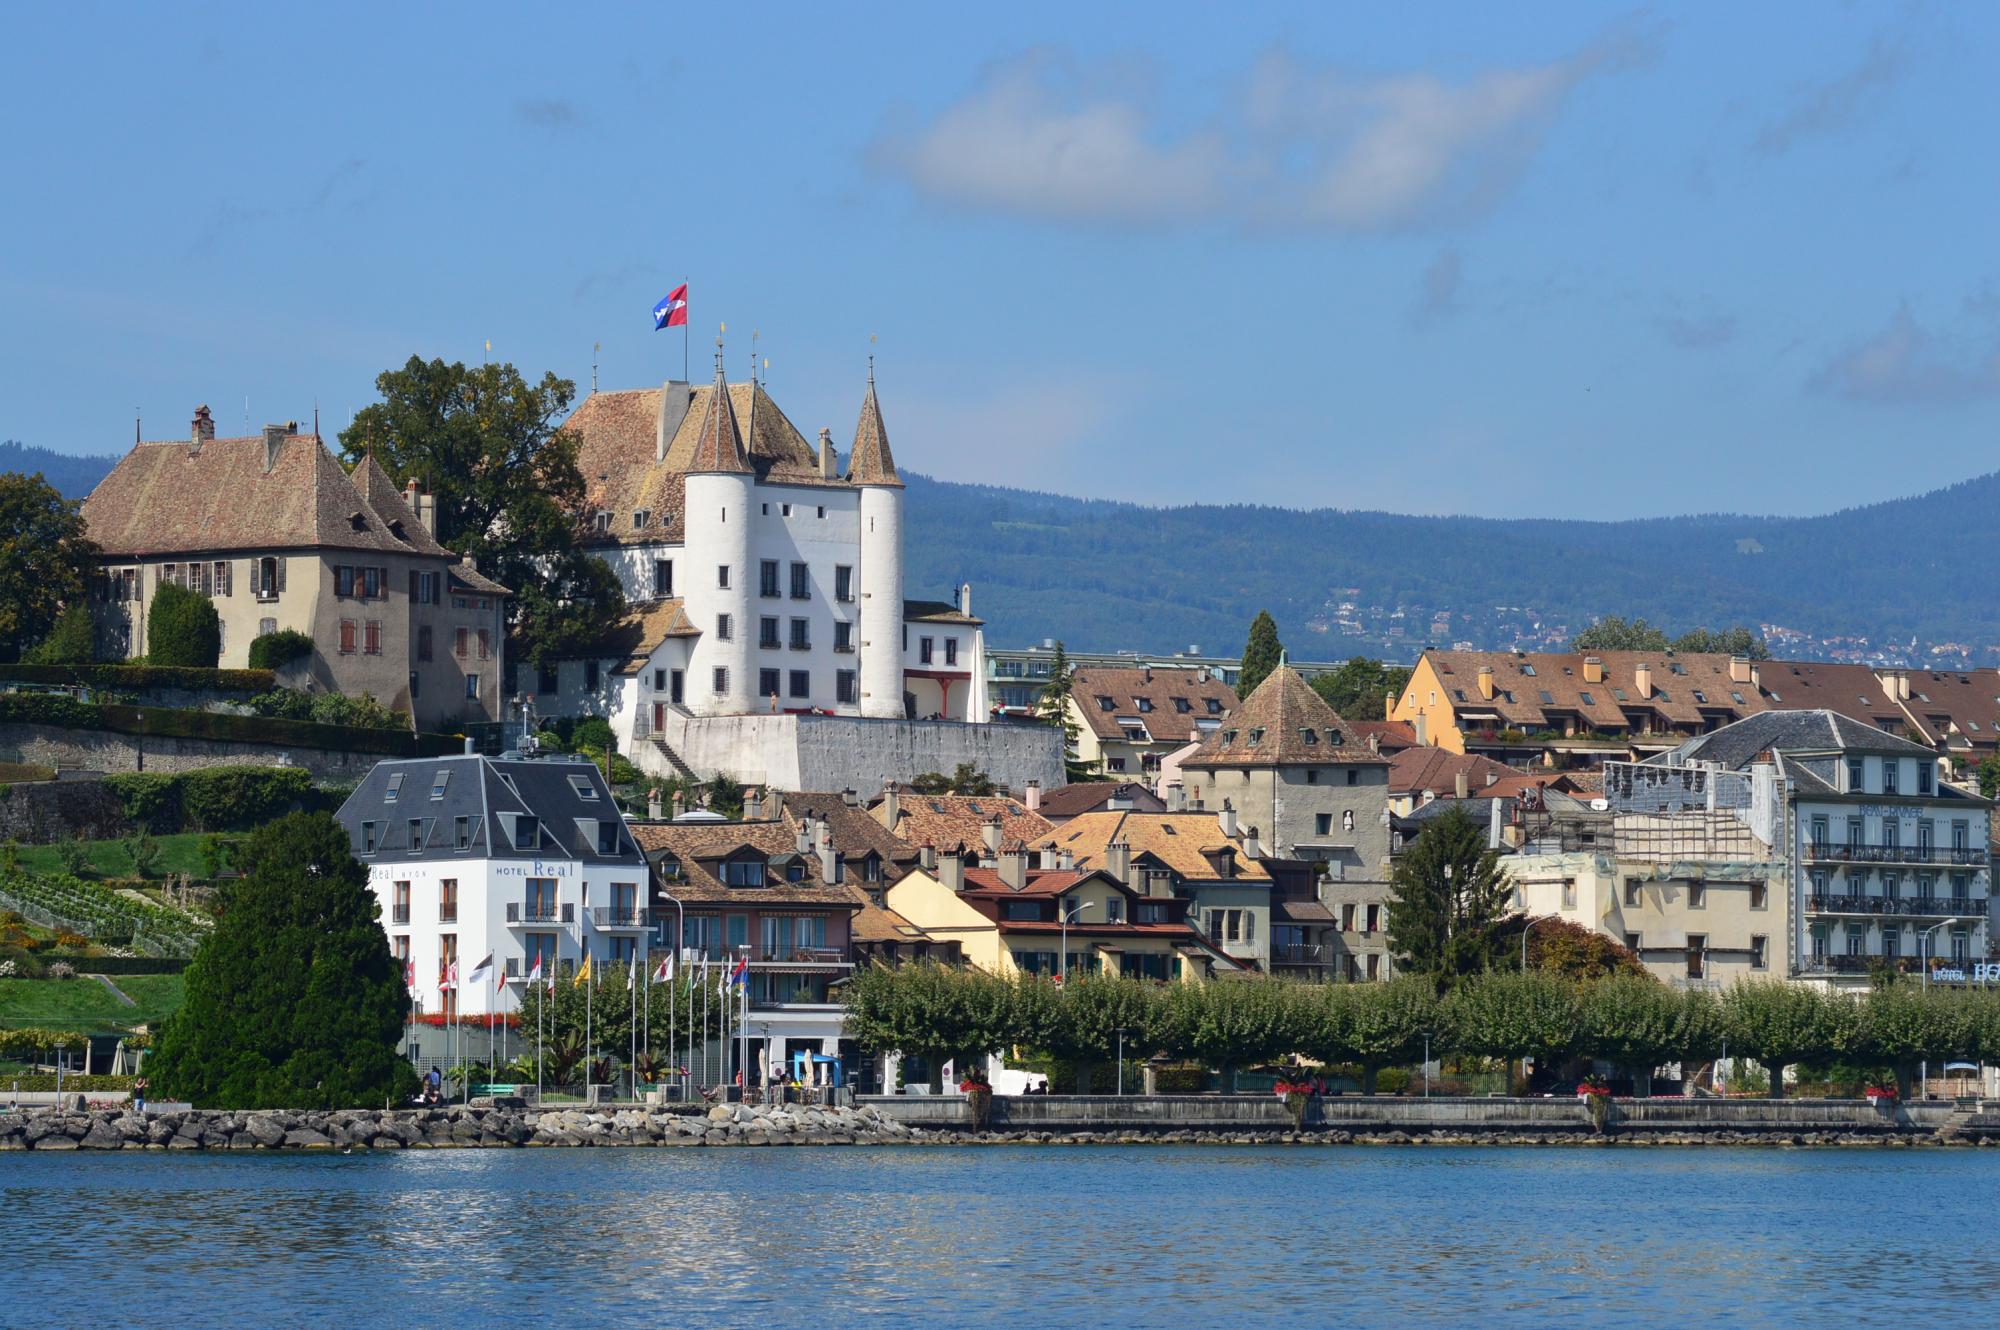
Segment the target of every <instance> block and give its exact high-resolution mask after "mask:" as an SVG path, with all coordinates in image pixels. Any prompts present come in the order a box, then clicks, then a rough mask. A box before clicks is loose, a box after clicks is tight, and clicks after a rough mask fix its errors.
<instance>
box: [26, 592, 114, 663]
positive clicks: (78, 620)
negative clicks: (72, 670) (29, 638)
mask: <svg viewBox="0 0 2000 1330" xmlns="http://www.w3.org/2000/svg"><path fill="white" fill-rule="evenodd" d="M96 648H97V630H96V625H95V624H93V623H92V622H91V618H90V602H88V601H84V600H79V601H74V602H72V603H71V604H70V605H69V606H67V607H66V608H65V609H64V610H63V612H62V613H61V614H60V615H58V616H57V617H56V622H55V627H53V628H51V629H49V635H48V636H47V637H45V638H43V639H42V640H41V642H40V643H38V644H37V645H36V646H35V647H34V648H33V649H32V650H31V651H29V652H28V653H27V655H25V656H23V657H22V660H23V661H25V662H26V663H28V664H31V665H88V664H89V663H90V660H91V657H92V655H93V654H95V652H96Z"/></svg>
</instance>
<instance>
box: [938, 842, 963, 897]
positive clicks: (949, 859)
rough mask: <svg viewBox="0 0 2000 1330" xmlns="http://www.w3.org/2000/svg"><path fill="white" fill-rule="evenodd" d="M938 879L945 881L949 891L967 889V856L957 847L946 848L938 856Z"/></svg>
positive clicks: (946, 888)
mask: <svg viewBox="0 0 2000 1330" xmlns="http://www.w3.org/2000/svg"><path fill="white" fill-rule="evenodd" d="M937 860H938V881H940V882H942V883H944V886H945V890H947V891H964V890H965V858H964V856H963V855H961V854H960V853H959V852H958V851H957V850H956V849H950V850H946V851H945V852H944V853H943V854H940V855H939V856H938V857H937Z"/></svg>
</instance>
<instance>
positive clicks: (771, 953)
mask: <svg viewBox="0 0 2000 1330" xmlns="http://www.w3.org/2000/svg"><path fill="white" fill-rule="evenodd" d="M684 954H685V955H687V956H688V957H689V958H690V959H692V960H693V961H694V962H695V963H696V964H700V963H701V962H703V961H707V962H708V963H709V964H710V965H733V964H735V963H736V962H737V960H739V959H743V958H747V959H748V960H749V962H750V963H751V964H752V965H848V964H849V961H848V956H847V952H846V951H845V950H843V949H842V948H840V947H794V946H789V945H783V946H775V947H766V946H762V945H759V946H755V947H748V948H734V949H732V948H729V947H724V946H722V945H720V944H717V945H715V946H712V947H709V948H706V949H704V948H702V947H700V946H690V947H688V948H687V949H686V951H685V953H684Z"/></svg>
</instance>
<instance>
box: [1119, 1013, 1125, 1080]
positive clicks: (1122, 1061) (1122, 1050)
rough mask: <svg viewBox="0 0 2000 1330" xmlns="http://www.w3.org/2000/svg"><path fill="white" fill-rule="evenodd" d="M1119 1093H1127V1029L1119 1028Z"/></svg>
mask: <svg viewBox="0 0 2000 1330" xmlns="http://www.w3.org/2000/svg"><path fill="white" fill-rule="evenodd" d="M1118 1093H1119V1094H1121V1095H1122V1094H1124V1093H1125V1027H1124V1026H1122V1025H1121V1026H1119V1027H1118Z"/></svg>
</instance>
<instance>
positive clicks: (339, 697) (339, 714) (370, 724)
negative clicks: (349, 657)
mask: <svg viewBox="0 0 2000 1330" xmlns="http://www.w3.org/2000/svg"><path fill="white" fill-rule="evenodd" d="M250 708H251V710H253V711H255V712H256V713H257V714H258V715H260V716H271V717H275V718H277V719H280V720H300V721H311V722H313V723H315V724H319V725H348V726H353V727H354V728H357V729H364V730H407V729H409V728H410V718H409V716H407V715H405V714H404V713H403V712H400V711H391V710H390V709H389V708H388V707H385V706H383V705H382V704H381V703H380V702H377V701H376V700H375V699H374V698H372V697H370V696H368V695H367V694H366V693H363V694H362V695H361V696H360V697H348V696H347V695H346V694H344V693H307V692H301V691H300V690H298V689H296V688H274V689H272V690H271V691H270V692H268V693H261V694H259V695H258V696H256V697H253V698H251V699H250Z"/></svg>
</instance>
